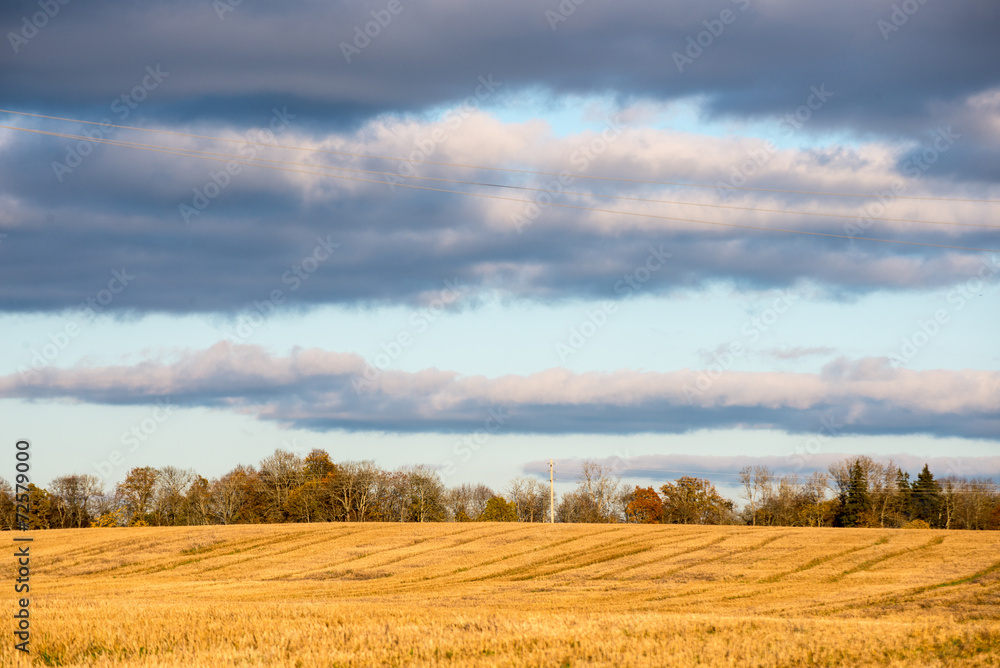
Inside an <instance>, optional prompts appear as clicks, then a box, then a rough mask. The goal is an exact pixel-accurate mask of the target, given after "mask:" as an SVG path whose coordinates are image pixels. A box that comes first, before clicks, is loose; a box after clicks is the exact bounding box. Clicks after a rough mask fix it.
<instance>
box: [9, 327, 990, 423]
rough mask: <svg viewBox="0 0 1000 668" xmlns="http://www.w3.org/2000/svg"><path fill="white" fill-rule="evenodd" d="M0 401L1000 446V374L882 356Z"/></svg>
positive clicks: (71, 377) (197, 385) (53, 391)
mask: <svg viewBox="0 0 1000 668" xmlns="http://www.w3.org/2000/svg"><path fill="white" fill-rule="evenodd" d="M0 397H5V398H25V399H47V398H64V399H71V400H74V401H83V402H89V403H98V404H111V405H127V404H146V403H152V402H155V401H157V400H162V399H167V398H169V399H170V401H171V402H172V403H175V404H178V405H185V406H204V407H214V408H224V409H229V410H240V411H243V412H248V413H251V414H254V415H256V416H257V417H259V418H260V419H265V420H273V421H277V422H280V423H282V424H285V425H290V426H295V427H299V428H305V429H312V430H316V431H328V430H335V429H346V430H377V431H391V432H434V431H442V432H450V431H471V430H475V429H478V428H479V427H480V426H481V425H482V423H483V421H484V419H485V417H484V416H486V415H488V414H489V411H490V410H501V411H503V412H504V414H505V415H508V416H509V417H508V418H507V419H506V422H505V423H504V425H503V429H504V430H505V432H512V433H595V434H596V433H642V432H659V433H681V432H688V431H692V430H697V429H706V428H725V427H736V426H739V427H744V428H772V429H773V428H777V429H783V430H785V431H789V432H815V431H817V430H818V429H820V427H821V425H827V424H830V425H833V426H832V427H829V430H832V431H834V432H835V433H837V434H917V433H923V434H933V435H937V436H959V437H967V438H990V439H995V438H996V437H997V434H998V433H1000V430H998V429H997V427H998V426H1000V373H998V372H994V371H972V370H964V371H911V370H906V369H893V368H891V367H889V365H888V363H887V360H886V359H884V358H878V359H876V358H868V359H862V360H856V361H849V360H844V359H841V360H838V361H837V362H835V363H831V364H829V365H827V366H826V367H824V369H823V371H822V372H821V373H819V374H806V373H798V374H796V373H778V372H760V373H753V372H730V373H725V374H723V375H721V376H717V377H716V378H715V379H714V381H713V380H711V379H710V378H709V375H708V374H707V373H705V372H700V371H694V370H688V369H684V370H681V371H674V372H667V373H652V372H637V371H616V372H613V373H596V372H590V373H573V372H570V371H567V370H565V369H558V368H557V369H548V370H545V371H541V372H538V373H534V374H531V375H527V376H518V375H507V376H501V377H497V378H487V377H485V376H461V375H459V374H457V373H454V372H450V371H441V370H437V369H428V370H424V371H419V372H413V373H408V372H400V371H385V372H382V373H375V372H374V370H373V369H369V368H368V367H367V365H366V363H365V362H364V360H362V359H361V358H360V357H359V356H357V355H348V354H340V353H331V352H326V351H322V350H318V349H304V350H295V351H293V352H292V353H291V354H289V355H287V356H284V357H276V356H273V355H271V354H269V353H267V352H266V351H265V350H264V349H262V348H260V347H257V346H251V345H234V344H230V343H219V344H216V345H215V346H212V347H211V348H209V349H206V350H202V351H192V352H186V353H184V354H181V355H179V356H178V357H176V359H174V360H173V361H169V362H165V361H156V360H152V359H151V360H147V361H143V362H140V363H136V364H133V365H131V366H105V367H88V366H78V367H74V368H69V369H57V368H44V369H40V370H38V371H28V370H22V371H21V372H20V373H15V374H12V375H9V376H6V377H3V378H0Z"/></svg>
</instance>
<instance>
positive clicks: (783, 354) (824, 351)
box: [762, 346, 837, 360]
mask: <svg viewBox="0 0 1000 668" xmlns="http://www.w3.org/2000/svg"><path fill="white" fill-rule="evenodd" d="M836 351H837V349H836V348H830V347H828V346H809V347H803V346H792V347H786V348H771V349H769V350H764V351H762V352H763V354H764V355H766V356H768V357H773V358H774V359H779V360H796V359H801V358H803V357H814V356H819V355H831V354H833V353H835V352H836Z"/></svg>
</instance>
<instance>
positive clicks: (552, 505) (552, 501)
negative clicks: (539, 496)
mask: <svg viewBox="0 0 1000 668" xmlns="http://www.w3.org/2000/svg"><path fill="white" fill-rule="evenodd" d="M553 466H555V462H554V461H552V460H551V459H550V460H549V519H550V520H551V521H552V524H555V523H556V479H555V475H554V473H555V469H553Z"/></svg>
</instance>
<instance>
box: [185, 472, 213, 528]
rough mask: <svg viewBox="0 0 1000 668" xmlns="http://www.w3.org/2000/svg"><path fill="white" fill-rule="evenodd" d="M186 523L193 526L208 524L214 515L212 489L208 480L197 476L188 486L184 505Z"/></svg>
mask: <svg viewBox="0 0 1000 668" xmlns="http://www.w3.org/2000/svg"><path fill="white" fill-rule="evenodd" d="M182 513H183V517H184V523H185V524H188V525H191V526H198V525H202V524H208V523H209V521H210V520H211V513H212V488H211V485H210V483H209V482H208V480H206V479H205V478H203V477H202V476H200V475H195V477H194V480H192V481H191V484H190V485H188V488H187V493H186V494H185V495H184V501H183V504H182Z"/></svg>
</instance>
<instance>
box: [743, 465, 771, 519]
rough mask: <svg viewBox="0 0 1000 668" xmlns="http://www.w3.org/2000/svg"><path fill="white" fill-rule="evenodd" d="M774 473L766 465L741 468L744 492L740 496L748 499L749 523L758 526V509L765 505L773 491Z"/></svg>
mask: <svg viewBox="0 0 1000 668" xmlns="http://www.w3.org/2000/svg"><path fill="white" fill-rule="evenodd" d="M773 479H774V473H772V472H771V469H769V468H767V467H766V466H744V467H743V468H742V469H740V484H741V485H743V492H742V493H741V494H740V497H741V498H743V499H746V501H747V510H748V511H749V512H748V513H747V515H748V519H749V521H748V522H747V524H750V525H751V526H757V511H758V510H759V508H760V507H761V506H762V505H764V502H765V501H766V499H767V497H768V496H770V492H771V481H772V480H773Z"/></svg>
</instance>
